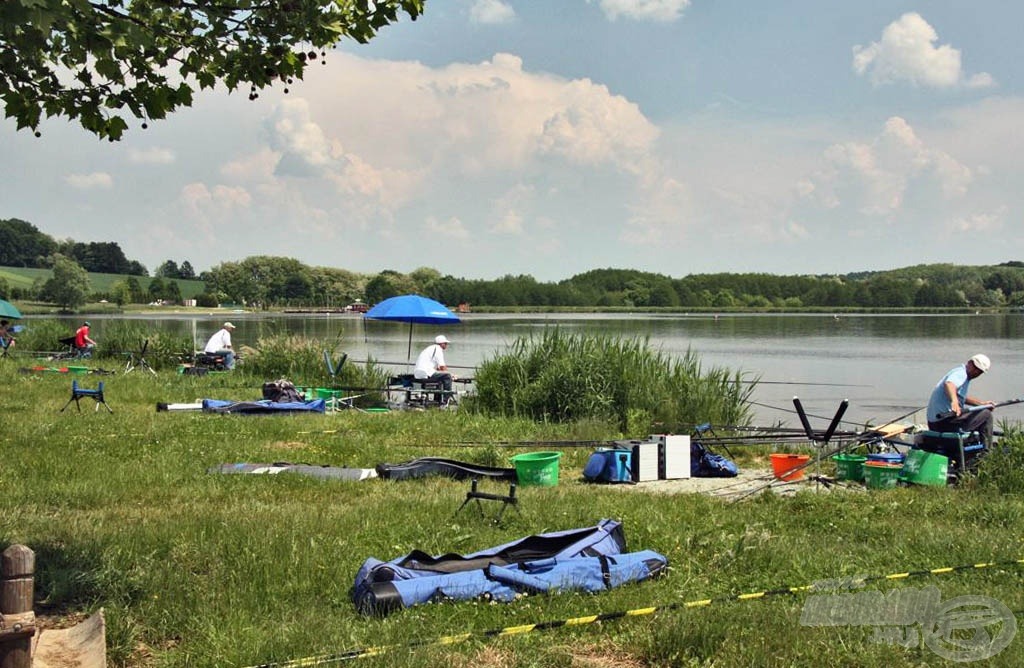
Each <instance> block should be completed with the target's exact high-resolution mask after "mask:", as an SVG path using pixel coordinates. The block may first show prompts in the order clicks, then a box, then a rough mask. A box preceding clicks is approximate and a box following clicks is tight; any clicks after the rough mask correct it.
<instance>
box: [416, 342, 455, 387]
mask: <svg viewBox="0 0 1024 668" xmlns="http://www.w3.org/2000/svg"><path fill="white" fill-rule="evenodd" d="M443 366H448V365H447V364H445V363H444V348H442V347H441V346H439V345H438V344H436V343H435V344H433V345H431V346H427V347H426V348H424V349H423V352H421V353H420V356H419V357H417V358H416V368H415V369H414V370H413V372H412V375H413V376H414V377H416V378H421V379H422V378H430V377H431V376H433V375H434V374H435V373H437V370H438V369H439V368H440V367H443Z"/></svg>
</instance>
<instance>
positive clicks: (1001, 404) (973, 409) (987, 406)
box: [936, 397, 1024, 420]
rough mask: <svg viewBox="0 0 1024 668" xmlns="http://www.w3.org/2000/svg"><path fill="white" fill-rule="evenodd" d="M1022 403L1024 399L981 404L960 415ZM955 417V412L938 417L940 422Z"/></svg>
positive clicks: (947, 412) (967, 409)
mask: <svg viewBox="0 0 1024 668" xmlns="http://www.w3.org/2000/svg"><path fill="white" fill-rule="evenodd" d="M1020 403H1024V397H1017V398H1016V399H1007V400H1006V401H999V402H996V403H994V404H979V405H977V406H968V407H967V408H966V409H963V410H961V411H960V413H961V414H963V413H973V412H975V411H981V410H985V409H986V408H988V409H992V410H995V409H996V408H1002V407H1003V406H1012V405H1014V404H1020ZM955 415H956V413H954V412H953V411H946V412H944V413H939V414H938V415H937V416H936V417H937V418H939V419H940V420H945V419H946V418H951V417H954V416H955Z"/></svg>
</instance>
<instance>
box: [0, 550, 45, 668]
mask: <svg viewBox="0 0 1024 668" xmlns="http://www.w3.org/2000/svg"><path fill="white" fill-rule="evenodd" d="M35 569H36V554H35V552H33V551H32V550H30V549H29V548H27V547H25V546H24V545H11V546H10V547H9V548H7V549H6V550H4V552H3V557H2V558H0V668H32V636H33V635H35V632H36V616H35V613H34V612H33V611H32V595H33V588H34V580H33V578H34V575H35Z"/></svg>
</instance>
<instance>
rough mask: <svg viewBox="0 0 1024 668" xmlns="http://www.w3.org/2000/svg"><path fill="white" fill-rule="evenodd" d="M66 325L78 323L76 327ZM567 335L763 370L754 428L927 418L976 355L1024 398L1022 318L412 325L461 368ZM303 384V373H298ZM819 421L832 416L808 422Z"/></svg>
mask: <svg viewBox="0 0 1024 668" xmlns="http://www.w3.org/2000/svg"><path fill="white" fill-rule="evenodd" d="M117 317H119V318H123V319H132V320H145V321H149V322H151V323H152V325H153V326H154V327H157V328H161V329H167V330H170V331H174V332H176V333H185V334H188V335H191V336H192V338H193V340H194V341H195V342H196V345H197V348H201V347H202V346H203V344H204V343H205V342H206V339H207V338H208V337H209V336H210V335H211V334H213V333H214V332H215V331H216V330H217V329H218V328H219V327H220V325H221V324H222V323H223V322H224V321H225V320H231V322H232V323H233V324H235V325H236V326H237V329H236V331H235V333H234V335H233V339H234V341H235V345H236V347H238V346H240V345H246V344H248V345H254V344H255V343H256V340H257V339H258V338H259V336H260V335H262V334H269V333H273V332H282V331H285V332H291V333H296V334H303V335H306V336H310V337H317V338H323V339H328V340H332V341H337V342H338V349H339V350H344V351H345V352H347V353H348V355H349V358H350V359H352V360H365V359H367V357H369V356H372V357H374V358H375V359H377V360H380V361H382V362H389V363H393V368H394V369H395V370H396V371H397V370H401V369H402V368H403V367H404V366H406V360H407V359H408V358H407V351H408V345H409V326H408V325H404V324H402V323H389V322H379V321H364V319H363V318H362V317H361V316H359V315H354V314H344V315H341V314H332V315H306V314H303V315H299V314H280V313H267V314H264V313H227V314H223V315H218V316H216V318H214V317H212V316H202V317H198V318H197V317H195V316H193V315H185V314H173V313H168V314H166V315H158V316H154V315H150V314H146V315H139V316H133V315H126V316H117ZM90 319H91V320H92V323H93V334H94V337H93V338H97V337H102V336H103V325H104V318H103V317H101V316H95V317H90ZM69 326H70V323H69ZM556 326H557V327H560V328H562V329H563V330H568V331H571V332H587V333H605V334H611V335H617V336H626V337H629V336H641V337H648V338H649V340H650V342H651V344H652V346H654V347H656V348H659V349H661V350H663V351H665V352H666V353H669V354H682V353H685V352H686V350H687V349H692V350H693V351H695V352H696V353H698V354H699V355H700V357H701V360H702V364H703V366H704V367H711V366H724V367H727V368H729V369H735V370H740V371H742V372H744V373H745V374H747V376H748V377H749V378H755V377H759V378H760V381H761V382H760V383H759V384H758V386H757V388H756V389H755V391H754V394H753V396H752V400H753V401H754V402H755V403H754V406H753V407H754V410H755V415H756V421H757V424H762V425H770V424H775V423H778V422H783V423H785V424H787V425H788V426H799V422H798V420H797V418H796V416H795V411H794V410H793V403H792V398H793V396H799V397H800V400H801V402H802V403H803V405H804V407H805V408H806V409H807V411H808V413H809V414H811V415H812V416H817V417H819V418H820V420H821V421H827V420H829V419H831V417H832V415H833V414H834V413H835V411H836V409H837V408H838V406H839V403H840V402H841V401H842V400H843V399H848V400H849V401H850V406H849V409H848V410H847V413H846V423H847V424H846V425H845V427H846V428H856V427H857V425H861V426H862V425H863V424H864V423H866V422H869V421H871V422H881V421H888V420H892V419H894V418H898V417H901V416H903V415H905V414H907V413H910V412H912V411H914V410H915V409H921V410H920V411H919V412H918V413H917V414H916V415H911V416H909V417H908V418H907V419H910V420H913V421H915V422H923V421H924V410H923V408H924V405H925V404H926V403H927V399H928V394H929V393H930V392H931V389H932V387H933V386H934V385H935V383H936V382H938V380H939V379H940V378H941V377H942V376H943V375H944V374H945V373H946V371H948V370H949V369H950V368H952V367H953V366H955V365H956V364H961V363H963V362H965V361H966V360H967V358H968V357H970V356H971V355H973V354H974V353H977V352H983V353H985V354H987V355H988V356H989V357H990V358H992V369H991V371H989V372H988V373H986V374H985V375H983V376H982V377H980V378H979V379H977V380H975V381H973V382H972V384H971V389H972V394H973V395H975V396H978V397H981V398H983V399H991V400H993V401H1002V400H1006V399H1011V398H1014V397H1017V396H1021V395H1024V388H1022V387H1021V384H1020V380H1019V379H1021V378H1024V339H1022V334H1024V315H1021V314H998V315H989V314H978V315H934V316H932V315H874V314H865V315H847V314H843V315H838V316H833V315H830V314H824V315H823V314H808V315H802V314H801V315H794V314H723V315H718V316H716V315H711V314H700V315H683V314H673V315H660V314H628V315H626V314H530V315H523V314H466V315H464V316H463V322H462V323H459V324H456V325H453V326H451V327H436V326H430V325H416V326H415V327H414V328H413V332H412V335H413V339H412V357H413V358H415V356H416V354H417V353H418V352H419V350H420V349H421V348H422V347H423V346H425V345H427V344H428V343H431V342H432V340H433V337H434V336H435V335H436V334H440V333H444V334H445V335H447V336H448V338H450V339H452V344H451V345H450V346H449V348H448V352H447V354H446V356H447V358H448V362H449V363H450V364H451V365H452V366H453V367H467V368H466V369H463V370H460V369H458V368H456V369H455V370H456V373H460V374H461V375H466V376H468V375H471V374H472V367H474V366H475V365H477V364H479V363H480V362H481V361H483V360H485V359H487V358H488V357H491V356H493V355H494V354H495V353H496V352H500V351H502V350H503V349H504V348H505V347H506V346H507V345H508V344H509V343H510V342H511V341H513V340H515V339H516V338H517V337H519V336H529V335H530V334H531V333H534V332H539V331H540V330H541V329H542V328H544V327H556ZM295 380H296V381H299V380H300V379H295ZM997 416H998V417H1000V418H1006V419H1011V420H1013V421H1019V420H1021V419H1024V404H1022V405H1020V406H1008V407H1006V408H1003V409H1001V410H1000V411H999V412H998V413H997ZM812 424H813V425H814V426H815V427H820V428H824V427H825V426H827V423H820V422H816V421H815V420H812Z"/></svg>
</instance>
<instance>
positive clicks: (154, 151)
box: [128, 146, 174, 165]
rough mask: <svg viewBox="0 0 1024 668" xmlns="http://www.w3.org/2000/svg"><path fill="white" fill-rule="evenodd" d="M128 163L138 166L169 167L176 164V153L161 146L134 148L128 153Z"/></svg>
mask: <svg viewBox="0 0 1024 668" xmlns="http://www.w3.org/2000/svg"><path fill="white" fill-rule="evenodd" d="M128 162H131V163H134V164H137V165H169V164H171V163H172V162H174V151H172V150H171V149H169V148H161V147H159V146H152V147H150V148H145V149H138V148H133V149H131V150H129V151H128Z"/></svg>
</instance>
